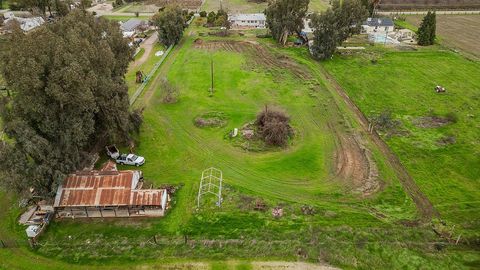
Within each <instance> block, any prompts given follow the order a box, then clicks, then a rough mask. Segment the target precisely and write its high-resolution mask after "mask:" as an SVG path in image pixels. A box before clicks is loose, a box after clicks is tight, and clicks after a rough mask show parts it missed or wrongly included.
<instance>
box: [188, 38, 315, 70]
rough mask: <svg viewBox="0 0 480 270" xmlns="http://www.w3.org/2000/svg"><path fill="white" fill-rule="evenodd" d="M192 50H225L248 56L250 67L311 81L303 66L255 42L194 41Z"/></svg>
mask: <svg viewBox="0 0 480 270" xmlns="http://www.w3.org/2000/svg"><path fill="white" fill-rule="evenodd" d="M194 48H197V49H203V50H212V51H213V50H225V51H231V52H238V53H244V54H248V55H250V56H251V57H249V61H251V62H252V63H251V64H252V66H263V67H266V68H267V69H269V70H272V71H275V70H277V71H283V70H289V71H290V72H291V73H292V74H293V75H295V76H297V77H299V78H301V79H311V78H312V75H311V74H310V72H309V71H308V70H307V69H306V68H305V67H303V66H301V65H299V64H297V63H296V62H295V61H294V60H293V59H291V58H289V57H287V56H283V55H282V56H277V55H274V54H273V53H272V52H270V51H269V50H268V49H266V48H265V47H263V46H261V45H259V44H258V43H256V42H248V41H234V40H214V41H202V40H198V39H197V40H195V43H194Z"/></svg>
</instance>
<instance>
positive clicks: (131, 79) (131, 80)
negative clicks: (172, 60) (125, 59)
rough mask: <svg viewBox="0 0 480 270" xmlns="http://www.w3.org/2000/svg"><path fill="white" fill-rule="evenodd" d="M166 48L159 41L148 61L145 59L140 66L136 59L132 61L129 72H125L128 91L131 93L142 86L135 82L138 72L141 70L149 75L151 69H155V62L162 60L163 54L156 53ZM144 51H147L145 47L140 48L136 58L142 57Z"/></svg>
mask: <svg viewBox="0 0 480 270" xmlns="http://www.w3.org/2000/svg"><path fill="white" fill-rule="evenodd" d="M142 50H143V51H142ZM165 50H166V49H165V46H163V45H162V44H160V43H158V42H157V43H156V44H155V45H154V47H153V49H152V50H151V51H150V55H149V57H148V59H147V61H145V62H144V63H143V64H141V65H139V66H135V65H134V63H135V60H134V61H133V62H132V64H131V65H130V68H129V69H128V71H127V74H125V80H126V82H127V86H128V93H129V94H130V95H132V94H133V93H135V91H136V90H137V88H138V87H139V86H140V84H138V83H136V82H135V78H136V77H135V76H136V75H135V74H136V72H137V71H139V70H140V71H142V72H143V73H144V75H145V76H147V75H148V74H149V73H150V71H151V70H152V69H153V67H154V66H155V64H156V63H157V62H158V61H160V59H161V58H162V57H161V56H156V55H155V53H156V52H158V51H165ZM144 53H145V50H144V49H143V48H142V49H140V52H139V53H138V54H137V55H136V56H135V59H137V60H138V59H140V58H141V57H142V56H143V54H144Z"/></svg>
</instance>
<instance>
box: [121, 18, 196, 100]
mask: <svg viewBox="0 0 480 270" xmlns="http://www.w3.org/2000/svg"><path fill="white" fill-rule="evenodd" d="M194 18H195V17H192V18H191V19H190V20H189V21H188V22H187V25H190V24H191V23H192V21H193V19H194ZM173 47H175V45H170V47H168V49H167V50H166V51H165V53H164V54H163V56H162V58H161V59H160V60H159V61H158V62H157V63H156V64H155V66H153V68H152V70H151V71H150V72H149V73H148V75H147V76H146V77H145V80H144V81H143V82H142V84H141V85H140V86H139V87H138V88H137V90H136V91H135V93H133V95H132V96H131V97H130V106H132V105H133V104H134V103H135V101H137V99H138V97H139V96H140V95H141V94H142V92H143V90H145V87H147V85H148V83H149V82H150V79H151V78H152V77H153V76H154V75H155V72H157V70H158V68H159V67H160V66H161V65H162V63H163V62H164V61H165V59H167V56H168V55H169V54H170V52H171V51H172V49H173Z"/></svg>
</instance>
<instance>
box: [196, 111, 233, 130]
mask: <svg viewBox="0 0 480 270" xmlns="http://www.w3.org/2000/svg"><path fill="white" fill-rule="evenodd" d="M194 124H195V126H197V127H199V128H207V127H223V126H225V125H226V124H227V117H226V116H225V115H224V114H223V113H221V112H208V113H204V114H202V115H200V116H197V117H196V118H195V120H194Z"/></svg>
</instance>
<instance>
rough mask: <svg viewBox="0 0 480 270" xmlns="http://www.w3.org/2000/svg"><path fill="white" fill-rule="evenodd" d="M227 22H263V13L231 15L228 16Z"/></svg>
mask: <svg viewBox="0 0 480 270" xmlns="http://www.w3.org/2000/svg"><path fill="white" fill-rule="evenodd" d="M228 20H229V21H265V20H266V17H265V14H263V13H247V14H231V15H228Z"/></svg>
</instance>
